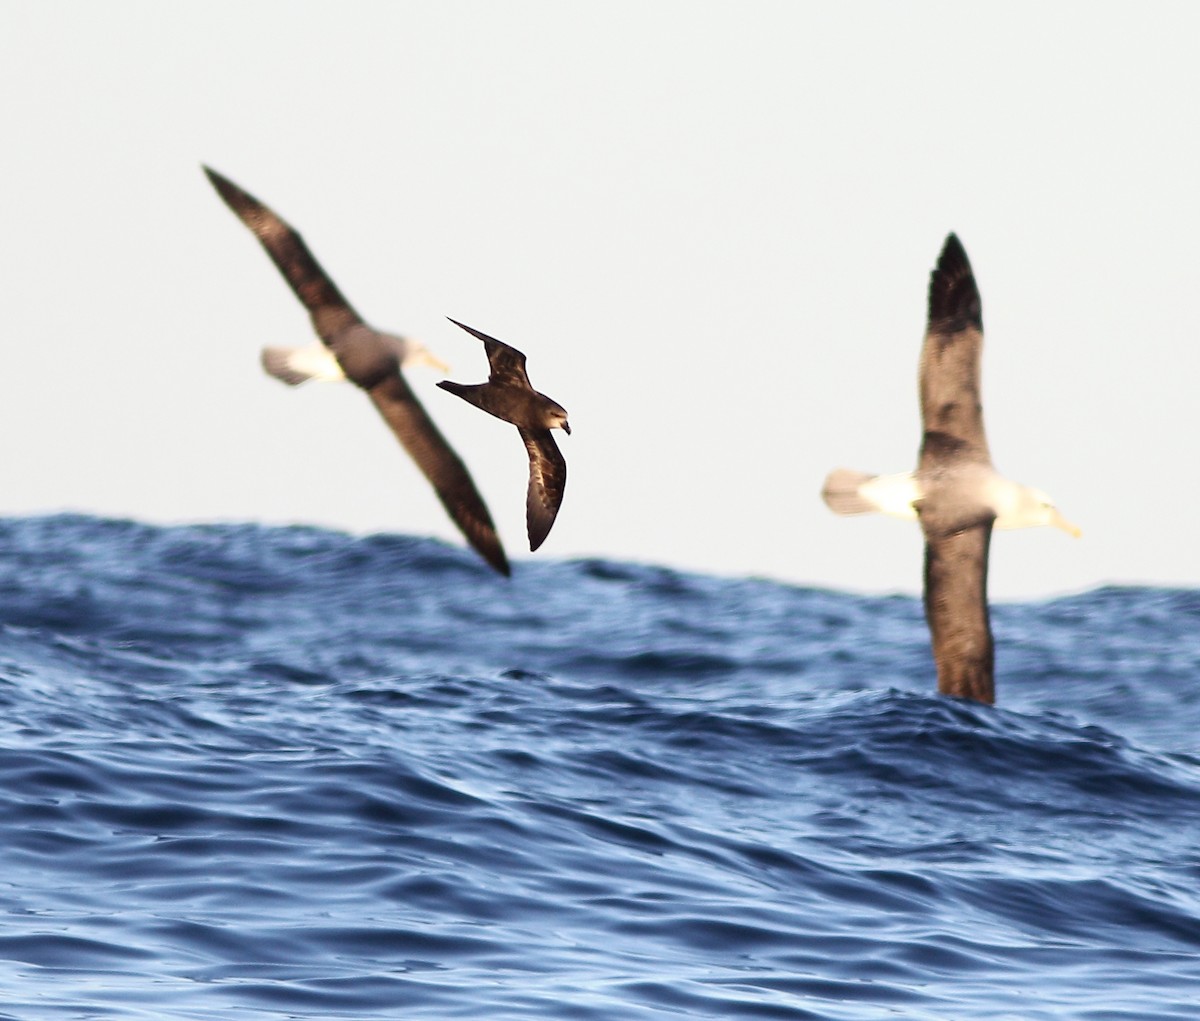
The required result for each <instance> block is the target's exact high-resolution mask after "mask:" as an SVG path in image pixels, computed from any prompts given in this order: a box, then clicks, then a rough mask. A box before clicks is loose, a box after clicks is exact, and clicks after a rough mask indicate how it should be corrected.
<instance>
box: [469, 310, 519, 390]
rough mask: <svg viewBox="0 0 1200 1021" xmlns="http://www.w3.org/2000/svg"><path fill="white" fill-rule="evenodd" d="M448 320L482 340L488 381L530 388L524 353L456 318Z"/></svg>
mask: <svg viewBox="0 0 1200 1021" xmlns="http://www.w3.org/2000/svg"><path fill="white" fill-rule="evenodd" d="M450 322H452V323H454V325H455V326H457V327H459V328H460V329H463V330H466V331H467V332H468V333H469V334H471V336H472V337H478V338H479V339H480V340H482V341H483V347H484V350H485V351H486V352H487V356H488V365H489V366H490V367H491V374H490V375H489V376H488V382H489V383H500V384H501V385H508V386H513V385H515V386H519V387H521V388H522V389H525V390H529V389H532V388H531V387H530V385H529V376H527V375H526V374H525V355H524V354H522V353H521V352H520V351H518V350H517V349H516V348H515V347H512V346H511V345H509V344H505V343H504V341H502V340H497V339H496V338H495V337H489V336H488V335H487V334H486V333H480V332H479V330H476V329H474V328H473V327H470V326H467V325H465V324H463V323H460V322H459V321H458V320H457V319H451V320H450Z"/></svg>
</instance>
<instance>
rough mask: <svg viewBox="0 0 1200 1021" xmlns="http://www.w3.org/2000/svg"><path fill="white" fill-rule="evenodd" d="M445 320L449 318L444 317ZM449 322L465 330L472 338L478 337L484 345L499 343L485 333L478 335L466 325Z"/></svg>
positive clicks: (475, 330) (456, 321)
mask: <svg viewBox="0 0 1200 1021" xmlns="http://www.w3.org/2000/svg"><path fill="white" fill-rule="evenodd" d="M446 318H447V319H450V316H446ZM450 322H452V323H453V324H454V325H455V326H457V327H458V328H459V329H460V330H466V331H467V332H468V333H469V334H470V335H471V336H472V337H478V338H479V339H480V340H482V341H483V342H484V343H485V344H487V343H489V342H490V343H493V344H499V343H500V341H498V340H496V338H495V337H489V336H488V335H487V334H486V333H480V332H479V331H478V330H477V329H475V327H473V326H468V325H467V324H466V323H460V322H459V321H458V320H457V319H450Z"/></svg>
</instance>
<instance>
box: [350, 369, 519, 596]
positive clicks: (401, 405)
mask: <svg viewBox="0 0 1200 1021" xmlns="http://www.w3.org/2000/svg"><path fill="white" fill-rule="evenodd" d="M367 394H368V396H369V397H370V398H371V401H372V403H373V404H374V405H375V407H376V408H378V409H379V414H380V415H382V416H383V420H384V421H385V422H387V424H388V425H389V426H390V427H391V429H392V432H394V433H395V434H396V438H397V439H398V440H399V441H400V443H401V444H402V445H403V447H404V449H405V450H407V451H408V453H409V455H410V456H411V457H412V459H413V460H414V461H416V463H417V467H418V468H420V469H421V471H422V472H423V473H424V474H425V477H426V478H427V479H428V480H429V481H430V483H432V485H433V488H434V491H435V492H436V493H437V495H438V499H439V500H441V501H442V506H444V507H445V508H446V512H447V513H448V514H449V515H450V517H451V519H452V520H453V521H454V523H455V524H456V525H457V526H458V528H459V530H460V531H461V532H462V534H463V535H464V536H465V537H466V540H467V542H469V543H470V544H471V545H472V546H473V547H474V548H475V550H476V551H477V552H478V553H479V555H480V556H482V557H483V559H484V560H486V561H487V562H488V563H489V564H491V565H492V567H494V568H495V569H496V570H497V571H498V572H499V573H500V574H503V575H507V574H509V566H508V558H507V557H506V556H505V555H504V547H503V546H501V544H500V538H499V536H497V535H496V526H495V525H493V524H492V516H491V515H490V514H489V513H488V509H487V505H486V504H484V502H483V497H481V496H480V495H479V490H477V489H476V488H475V483H474V481H472V479H471V475H470V473H469V472H468V471H467V468H466V465H464V464H463V462H462V460H461V458H459V456H458V455H457V454H456V453H455V452H454V449H453V448H452V447H451V446H450V444H449V443H447V442H446V439H445V437H444V436H442V434H441V432H440V431H439V430H438V427H437V426H436V425H434V423H433V420H432V419H431V418H430V417H429V415H428V413H427V412H426V411H425V408H424V407H422V405H421V403H420V401H418V400H417V398H416V395H415V394H414V393H413V392H412V390H411V389H410V388H409V385H408V383H407V382H406V381H405V379H404V377H403V376H401V375H400V374H399V373H392V374H391V375H389V376H386V377H385V378H384V379H383V380H381V381H380V382H378V383H376V384H375V385H374V386H373V387H371V388H370V389H369V390H367Z"/></svg>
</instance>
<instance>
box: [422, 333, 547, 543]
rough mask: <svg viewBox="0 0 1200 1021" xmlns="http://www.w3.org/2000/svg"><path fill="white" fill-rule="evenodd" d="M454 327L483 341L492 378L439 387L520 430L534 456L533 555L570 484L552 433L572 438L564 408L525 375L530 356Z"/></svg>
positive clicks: (530, 495)
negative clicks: (563, 433) (484, 381)
mask: <svg viewBox="0 0 1200 1021" xmlns="http://www.w3.org/2000/svg"><path fill="white" fill-rule="evenodd" d="M450 322H452V323H454V325H455V326H458V327H461V328H462V329H464V330H466V331H467V332H468V333H469V334H471V336H473V337H478V338H479V339H480V340H482V341H483V346H484V350H485V351H486V352H487V357H488V363H489V365H490V367H491V374H490V375H489V376H488V381H487V382H486V383H474V384H469V385H468V384H464V383H452V382H450V381H449V380H446V379H444V380H442V381H440V382H439V383H438V386H440V387H441V388H442V389H443V390H448V391H449V392H450V393H452V394H457V395H458V396H459V397H461V398H462V399H463V400H464V401H467V402H468V403H470V404H474V405H475V407H477V408H482V409H483V410H484V411H486V412H487V413H488V414H489V415H495V416H496V418H500V419H503V420H504V421H505V422H511V423H512V424H513V425H515V426H516V427H517V432H519V433H520V434H521V439H522V440H524V441H525V450H526V451H527V452H528V454H529V489H528V491H527V492H526V494H525V525H526V528H527V529H528V532H529V549H530V552H532V551H533V550H536V549H537V548H538V547H539V546H540V545H541V544H542V543H543V542H545V540H546V536H547V535H549V534H550V527H551V526H552V525H553V524H554V518H555V517H556V516H557V514H558V508H559V505H560V504H561V503H562V498H563V490H564V489H565V488H566V485H567V462H566V460H565V459H564V458H563V456H562V452H561V451H560V450H559V449H558V444H556V443H555V442H554V437H553V436H552V435H551V433H550V430H551V429H562V431H563V432H565V433H566V434H567V435H568V436H570V435H571V426H570V424H569V423H568V422H567V413H566V411H565V410H564V409H563V407H562V406H561V405H559V404H557V403H555V402H554V401H552V400H551V399H550V398H549V397H547V396H546V395H545V394H540V393H538V392H537V391H536V390H535V389H534V388H533V387H532V386H530V384H529V377H528V376H527V375H526V374H525V356H524V355H523V354H522V353H521V352H520V351H518V350H517V349H516V348H515V347H510V346H509V345H508V344H505V343H504V342H503V341H499V340H496V339H495V338H494V337H489V336H488V335H487V334H486V333H480V332H479V331H478V330H474V329H472V328H471V327H470V326H464V325H463V324H462V323H460V322H457V321H455V320H454V319H451V320H450Z"/></svg>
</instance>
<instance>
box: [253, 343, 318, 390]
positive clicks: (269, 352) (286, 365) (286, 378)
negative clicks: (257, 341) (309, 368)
mask: <svg viewBox="0 0 1200 1021" xmlns="http://www.w3.org/2000/svg"><path fill="white" fill-rule="evenodd" d="M293 353H294V351H293V349H292V348H290V347H264V348H263V349H262V367H263V369H265V370H266V372H267V374H268V375H271V376H274V377H275V378H276V379H278V380H280V381H281V382H283V383H287V385H288V386H299V385H300V384H301V383H303V382H304V381H305V380H307V379H308V378H309V376H308V373H306V372H298V371H297V370H296V369H294V368H292V364H291V358H292V355H293Z"/></svg>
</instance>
